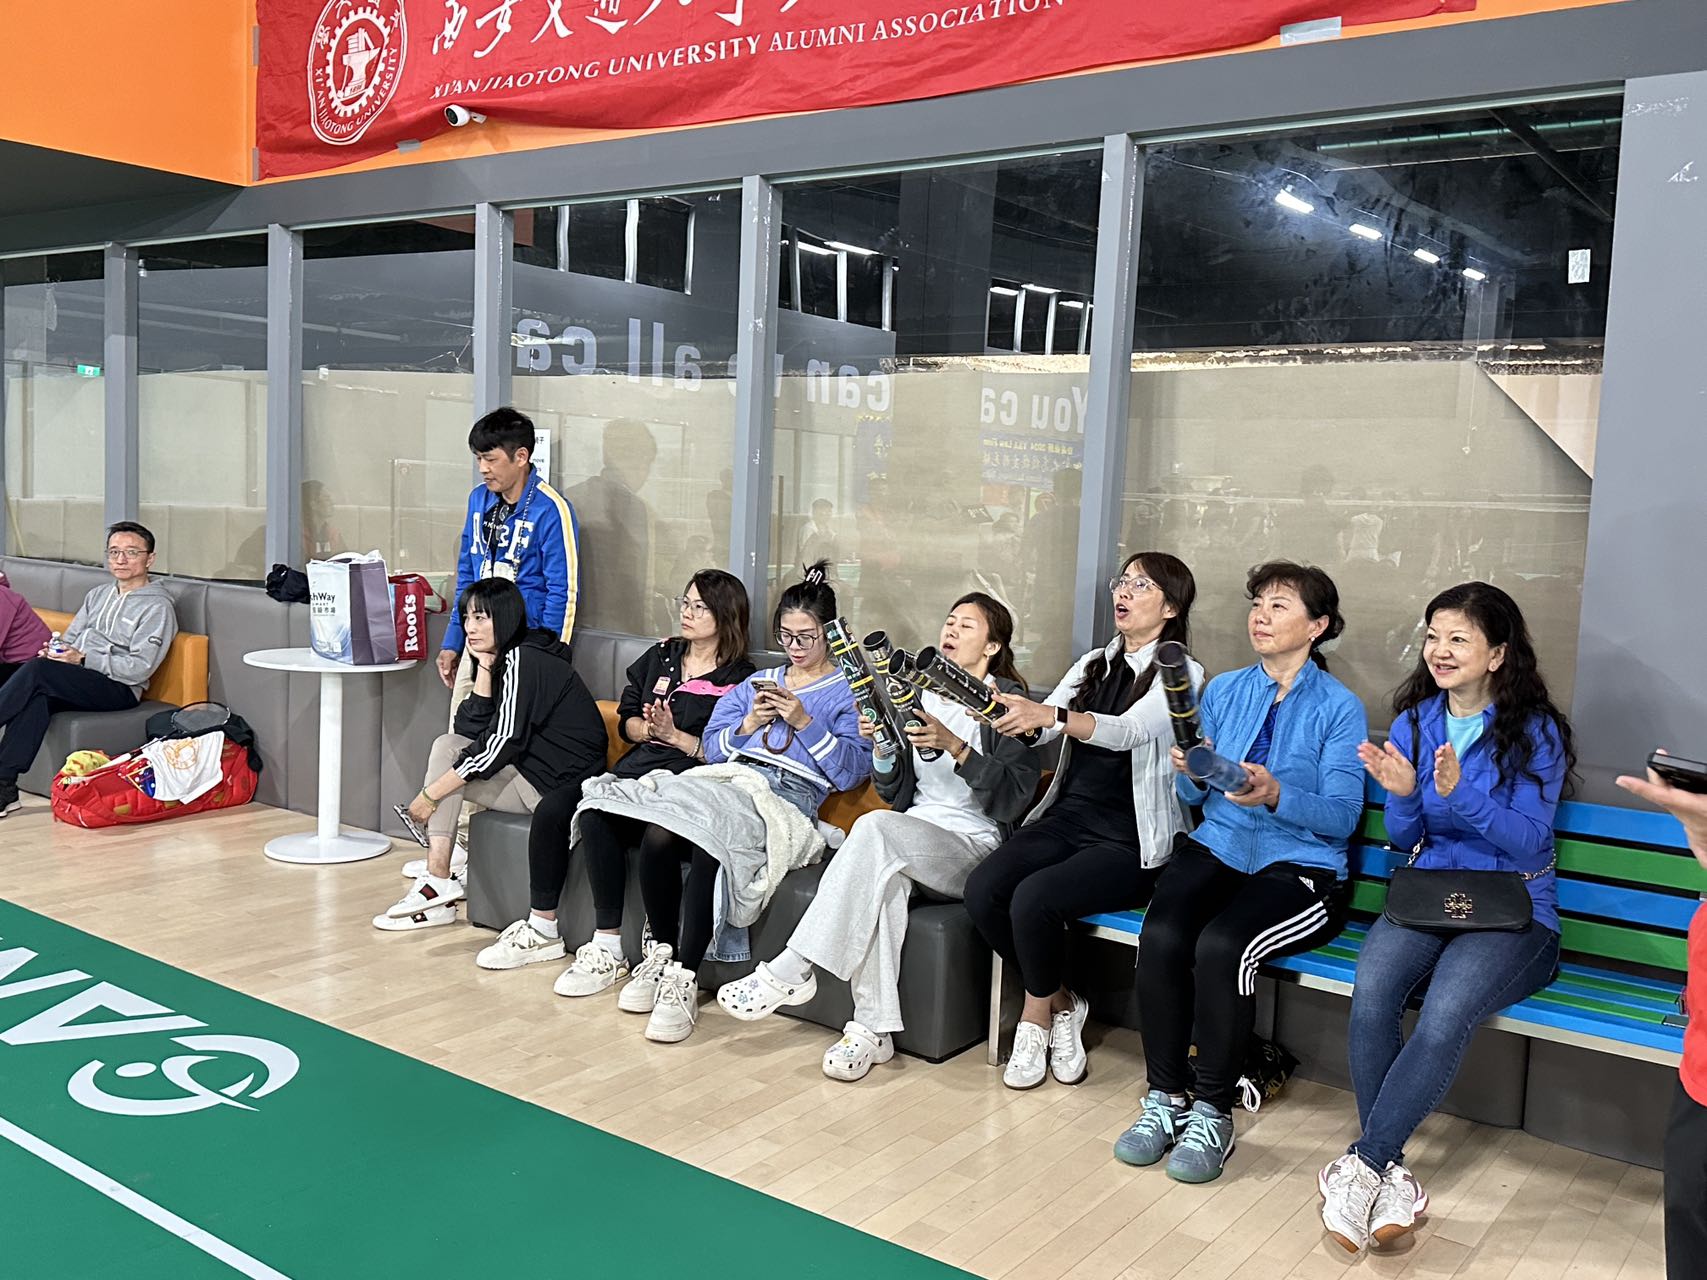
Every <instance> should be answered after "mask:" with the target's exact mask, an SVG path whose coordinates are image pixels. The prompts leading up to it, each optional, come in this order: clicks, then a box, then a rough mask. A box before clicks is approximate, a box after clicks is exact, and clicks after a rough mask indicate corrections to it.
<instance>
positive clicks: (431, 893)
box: [385, 876, 468, 920]
mask: <svg viewBox="0 0 1707 1280" xmlns="http://www.w3.org/2000/svg"><path fill="white" fill-rule="evenodd" d="M467 896H468V895H467V894H466V893H464V892H463V888H462V882H461V881H459V880H455V879H450V878H447V879H444V880H439V879H435V878H434V877H433V876H422V877H421V878H420V879H419V880H417V881H415V887H414V888H412V889H410V890H409V892H408V893H406V894H404V895H403V896H402V897H401V898H399V899H398V900H397V901H396V902H394V903H392V904H391V906H389V907H387V908H386V911H385V914H386V915H388V916H390V917H391V918H392V919H393V920H407V919H408V918H409V917H410V916H412V915H416V914H418V913H420V912H422V911H425V910H426V909H427V908H428V907H448V906H450V905H451V904H452V903H456V902H460V901H461V900H462V899H463V898H465V897H467Z"/></svg>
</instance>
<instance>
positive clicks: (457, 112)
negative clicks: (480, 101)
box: [445, 103, 486, 129]
mask: <svg viewBox="0 0 1707 1280" xmlns="http://www.w3.org/2000/svg"><path fill="white" fill-rule="evenodd" d="M445 119H446V120H448V121H449V122H450V127H451V128H453V129H460V128H462V126H463V125H465V124H485V123H486V117H485V116H483V115H481V114H480V113H479V112H478V111H470V110H469V109H468V108H467V107H459V106H457V105H456V104H455V103H452V104H451V105H450V106H448V107H446V108H445Z"/></svg>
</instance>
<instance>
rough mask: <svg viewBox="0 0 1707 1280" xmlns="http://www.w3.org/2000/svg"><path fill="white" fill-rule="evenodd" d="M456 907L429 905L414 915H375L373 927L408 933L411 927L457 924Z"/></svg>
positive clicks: (425, 927)
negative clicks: (400, 916)
mask: <svg viewBox="0 0 1707 1280" xmlns="http://www.w3.org/2000/svg"><path fill="white" fill-rule="evenodd" d="M455 923H456V908H455V907H428V908H427V909H426V910H425V911H417V912H416V913H415V914H414V915H412V916H404V917H403V918H402V919H397V918H395V917H392V916H375V917H374V918H373V927H374V928H375V929H384V930H385V931H386V932H387V933H407V932H409V931H410V930H411V929H431V928H432V927H433V926H434V925H439V924H455Z"/></svg>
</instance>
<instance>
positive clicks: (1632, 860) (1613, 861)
mask: <svg viewBox="0 0 1707 1280" xmlns="http://www.w3.org/2000/svg"><path fill="white" fill-rule="evenodd" d="M1554 847H1555V848H1556V849H1557V850H1558V851H1559V870H1560V871H1562V872H1566V873H1575V874H1577V875H1585V876H1598V877H1599V878H1600V879H1602V880H1615V881H1622V882H1624V883H1628V884H1634V885H1637V886H1639V887H1642V888H1648V887H1661V888H1666V889H1684V890H1687V891H1689V892H1690V893H1702V892H1707V871H1703V870H1702V868H1701V864H1700V863H1699V862H1697V861H1696V860H1695V859H1694V858H1691V857H1688V856H1686V855H1682V854H1676V853H1660V852H1657V851H1656V850H1653V849H1627V848H1619V847H1618V846H1617V845H1606V844H1595V843H1594V842H1592V841H1588V840H1572V839H1569V838H1566V839H1561V840H1558V841H1556V842H1555V844H1554Z"/></svg>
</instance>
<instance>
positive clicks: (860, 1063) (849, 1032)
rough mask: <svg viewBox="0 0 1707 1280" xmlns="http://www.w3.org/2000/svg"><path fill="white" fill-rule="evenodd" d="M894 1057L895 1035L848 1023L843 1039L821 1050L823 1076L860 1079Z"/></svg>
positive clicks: (844, 1029)
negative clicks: (822, 1055) (822, 1052)
mask: <svg viewBox="0 0 1707 1280" xmlns="http://www.w3.org/2000/svg"><path fill="white" fill-rule="evenodd" d="M894 1056H895V1037H894V1036H892V1035H890V1034H889V1033H888V1032H887V1031H885V1032H883V1033H882V1034H879V1033H878V1032H876V1031H868V1030H867V1029H866V1028H865V1027H862V1026H861V1025H860V1024H859V1023H857V1022H850V1023H848V1025H847V1026H845V1027H843V1028H842V1038H841V1039H840V1040H838V1041H836V1043H835V1044H833V1045H831V1046H830V1047H829V1048H828V1049H826V1050H824V1074H825V1075H827V1076H829V1077H830V1079H832V1080H863V1079H865V1077H866V1076H867V1075H868V1074H869V1073H870V1071H871V1069H872V1067H873V1066H875V1065H876V1064H878V1063H880V1062H888V1061H889V1060H890V1059H891V1058H893V1057H894Z"/></svg>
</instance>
